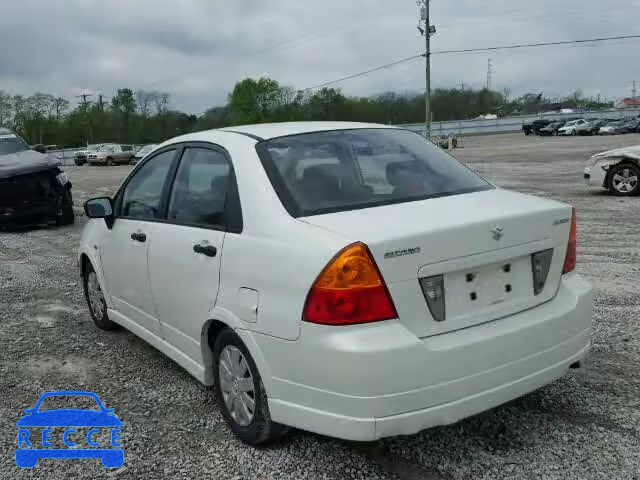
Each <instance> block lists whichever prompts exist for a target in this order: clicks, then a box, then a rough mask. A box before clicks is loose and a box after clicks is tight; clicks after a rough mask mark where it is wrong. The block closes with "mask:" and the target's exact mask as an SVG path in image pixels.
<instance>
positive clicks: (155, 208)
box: [120, 150, 176, 219]
mask: <svg viewBox="0 0 640 480" xmlns="http://www.w3.org/2000/svg"><path fill="white" fill-rule="evenodd" d="M175 153H176V152H175V150H167V151H166V152H162V153H160V154H159V155H156V156H155V157H153V158H152V159H150V160H149V161H147V162H145V163H144V165H142V166H141V167H140V168H139V169H138V170H137V171H136V172H135V173H134V175H133V177H132V178H131V179H130V180H129V182H128V183H127V185H126V186H125V189H124V191H123V194H122V205H121V208H120V216H122V217H127V218H135V219H156V218H160V217H161V214H162V212H161V211H160V204H161V201H162V191H163V189H164V184H165V182H166V180H167V174H168V173H169V169H170V167H171V161H172V160H173V157H174V156H175Z"/></svg>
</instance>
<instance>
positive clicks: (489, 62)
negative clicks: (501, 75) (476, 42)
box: [487, 59, 493, 90]
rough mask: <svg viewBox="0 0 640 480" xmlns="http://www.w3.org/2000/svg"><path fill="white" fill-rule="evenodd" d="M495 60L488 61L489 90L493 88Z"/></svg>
mask: <svg viewBox="0 0 640 480" xmlns="http://www.w3.org/2000/svg"><path fill="white" fill-rule="evenodd" d="M492 61H493V60H492V59H489V60H488V61H487V90H491V80H492V79H493V63H491V62H492Z"/></svg>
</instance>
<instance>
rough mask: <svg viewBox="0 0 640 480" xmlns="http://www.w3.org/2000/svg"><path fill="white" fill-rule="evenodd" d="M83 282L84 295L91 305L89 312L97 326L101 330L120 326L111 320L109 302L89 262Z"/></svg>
mask: <svg viewBox="0 0 640 480" xmlns="http://www.w3.org/2000/svg"><path fill="white" fill-rule="evenodd" d="M82 280H83V282H82V284H83V286H84V297H85V299H86V300H87V305H88V306H89V313H91V318H93V322H94V323H95V324H96V326H97V327H98V328H99V329H101V330H113V329H114V328H117V327H118V324H117V323H114V322H112V321H111V320H109V317H108V316H107V302H106V301H105V299H104V293H103V292H102V288H101V287H100V282H99V281H98V275H96V272H95V270H94V269H93V266H92V265H91V264H90V263H88V264H87V266H86V268H85V271H84V273H83V275H82Z"/></svg>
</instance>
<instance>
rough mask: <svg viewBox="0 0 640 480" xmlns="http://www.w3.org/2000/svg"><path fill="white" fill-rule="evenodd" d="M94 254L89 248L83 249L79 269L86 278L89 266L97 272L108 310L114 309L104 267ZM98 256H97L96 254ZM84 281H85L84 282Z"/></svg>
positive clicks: (82, 276) (79, 258)
mask: <svg viewBox="0 0 640 480" xmlns="http://www.w3.org/2000/svg"><path fill="white" fill-rule="evenodd" d="M92 253H93V252H91V250H89V249H88V248H86V247H85V248H83V249H82V250H81V251H80V254H79V255H78V267H79V269H80V277H81V278H84V273H85V272H86V269H87V267H88V266H89V265H91V267H92V268H93V270H94V271H95V272H96V276H97V277H98V282H99V283H100V288H101V289H102V293H103V294H104V299H105V301H106V302H107V307H108V308H113V301H112V299H111V293H110V292H109V289H108V288H107V285H106V281H105V278H104V276H103V273H102V266H101V265H100V262H99V261H98V259H96V258H94V255H92ZM96 255H97V254H96ZM83 281H84V280H83Z"/></svg>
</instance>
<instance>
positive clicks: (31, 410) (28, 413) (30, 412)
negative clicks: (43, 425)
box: [24, 408, 36, 415]
mask: <svg viewBox="0 0 640 480" xmlns="http://www.w3.org/2000/svg"><path fill="white" fill-rule="evenodd" d="M24 413H26V414H27V415H31V414H32V413H36V409H35V408H27V409H26V410H25V411H24Z"/></svg>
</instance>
